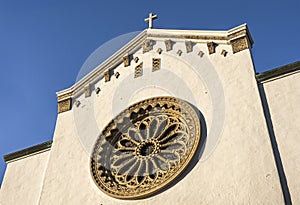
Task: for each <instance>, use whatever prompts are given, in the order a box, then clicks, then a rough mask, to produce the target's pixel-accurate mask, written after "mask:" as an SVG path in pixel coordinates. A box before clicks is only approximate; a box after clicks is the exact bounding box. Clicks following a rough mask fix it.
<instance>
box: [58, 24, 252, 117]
mask: <svg viewBox="0 0 300 205" xmlns="http://www.w3.org/2000/svg"><path fill="white" fill-rule="evenodd" d="M147 38H158V39H162V41H165V40H166V39H167V40H172V39H179V40H180V39H182V41H184V42H186V41H188V40H190V41H193V42H194V43H205V44H207V43H217V44H227V45H229V44H230V45H231V46H232V50H233V53H237V52H240V51H242V50H245V49H250V48H251V47H252V44H253V40H252V37H251V35H250V33H249V31H248V28H247V25H246V24H242V25H240V26H238V27H235V28H233V29H230V30H228V31H201V30H166V29H146V30H144V31H143V32H141V33H140V34H139V35H138V36H136V37H135V38H134V39H133V40H131V41H130V42H129V43H127V44H126V45H125V46H123V47H122V48H121V49H120V50H118V51H117V52H116V53H114V54H113V55H112V56H111V57H110V58H108V59H107V60H106V61H104V62H103V63H101V64H100V65H99V66H97V67H96V68H95V69H93V70H92V71H91V72H90V73H89V74H87V75H86V76H85V77H84V78H82V79H81V80H80V81H78V82H76V83H75V84H74V85H73V86H72V87H70V88H68V89H65V90H62V91H59V92H57V93H56V94H57V98H58V113H61V112H65V111H68V110H70V109H71V108H72V98H76V97H77V96H79V95H81V94H82V93H83V92H84V89H83V88H84V87H85V86H86V85H88V84H93V83H95V82H97V81H98V80H99V79H102V78H104V74H105V72H107V71H108V70H113V69H114V68H116V67H117V66H118V65H120V64H122V63H123V62H124V55H125V54H126V55H131V54H133V53H134V52H136V51H137V50H139V49H140V48H142V46H143V45H144V42H145V40H146V39H147ZM172 41H174V40H172Z"/></svg>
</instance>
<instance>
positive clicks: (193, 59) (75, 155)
mask: <svg viewBox="0 0 300 205" xmlns="http://www.w3.org/2000/svg"><path fill="white" fill-rule="evenodd" d="M163 40H164V39H162V40H161V41H159V40H157V42H156V44H155V47H154V49H153V50H152V51H150V52H149V53H145V54H143V53H142V51H141V50H139V51H137V52H136V53H135V54H134V55H136V56H138V57H139V59H140V61H139V62H143V63H144V74H143V76H142V77H140V78H136V79H135V78H133V72H134V67H135V66H136V64H134V63H132V65H131V66H130V67H126V68H124V66H123V65H119V66H118V67H117V68H116V69H115V70H114V72H119V73H120V77H119V78H118V79H116V78H115V77H112V79H111V81H110V82H107V83H105V82H104V79H102V80H100V81H98V82H95V84H94V85H93V88H96V87H98V86H99V87H101V92H100V94H99V95H96V94H95V92H92V95H91V96H90V97H85V95H84V94H81V95H78V96H76V98H75V99H74V101H80V105H78V106H76V105H73V108H72V110H71V111H67V112H64V113H61V114H59V115H58V119H57V124H56V128H55V134H54V142H53V145H52V149H51V155H50V159H49V166H48V168H47V171H46V175H45V181H44V185H43V190H42V194H41V200H40V204H42V205H43V204H64V205H65V204H95V205H96V204H97V205H99V204H101V203H102V204H105V205H106V204H112V205H114V204H149V205H150V204H283V197H282V192H281V188H280V183H279V177H278V174H277V170H276V166H275V162H274V159H273V154H272V148H271V144H270V140H269V136H268V132H267V127H266V123H265V119H264V115H263V110H262V105H261V102H260V97H259V92H258V89H257V83H256V80H255V73H254V69H253V64H252V59H251V53H250V51H249V50H244V51H241V52H239V53H236V54H233V53H232V50H231V46H230V45H226V44H220V45H219V46H218V47H217V49H216V53H215V54H212V55H208V51H207V47H206V44H201V43H199V44H197V45H196V46H195V47H194V51H193V52H192V53H189V54H187V53H183V54H182V56H181V57H180V58H179V57H176V56H177V54H176V51H177V49H179V48H181V49H182V50H183V51H185V47H184V41H181V42H178V43H176V46H178V47H175V48H174V49H173V51H171V52H169V53H166V54H164V53H163V54H161V55H159V54H158V53H157V52H156V50H157V48H159V47H160V46H162V43H163ZM223 49H226V50H227V51H228V55H227V56H226V57H224V56H222V55H220V53H221V51H222V50H223ZM199 50H202V51H204V52H205V58H202V59H201V58H200V57H199V55H197V53H198V52H199ZM152 57H159V58H161V61H162V68H161V70H159V71H155V72H153V73H152V72H151V70H150V69H151V66H152V64H151V59H152ZM139 62H138V63H139ZM138 63H137V64H138ZM147 69H148V70H147ZM198 71H201V72H200V73H201V74H200V76H197V75H198V74H197V73H198ZM166 72H172V73H173V74H175V75H176V76H179V77H180V79H181V80H183V82H184V83H185V84H184V85H183V84H182V86H187V87H188V89H189V90H190V91H191V93H192V96H193V98H189V97H187V95H185V94H183V93H182V92H181V91H180V89H181V87H180V86H181V85H180V84H178V82H176V81H172V78H170V79H168V75H163V74H164V73H166ZM160 75H162V76H160ZM160 77H164V78H166V80H167V82H169V84H170V85H171V86H170V87H172V88H175V89H172V92H170V91H169V90H168V89H165V90H164V89H160V88H157V87H153V86H152V87H151V86H150V87H147V86H145V87H143V85H147V83H148V82H153V80H154V79H155V78H156V79H163V78H160ZM143 82H144V84H143ZM133 84H134V85H138V86H141V87H140V88H142V89H137V90H136V91H135V92H127V93H122V92H119V94H118V95H117V96H115V94H116V93H118V91H119V90H122V89H124V91H126V90H127V91H128V90H129V89H132V85H133ZM148 84H149V83H148ZM126 86H128V87H126ZM218 86H221V87H218ZM161 87H163V86H161ZM137 88H138V87H137ZM220 89H221V90H220ZM174 93H176V96H177V97H180V98H183V99H186V98H187V99H186V100H187V101H191V103H192V104H194V105H195V106H196V107H197V108H198V109H199V110H200V111H201V112H202V114H203V116H204V119H205V123H206V129H207V136H206V137H207V139H206V144H205V147H204V148H203V149H202V154H201V155H200V156H198V157H199V158H200V159H199V161H198V163H196V165H195V166H194V167H193V168H192V169H191V171H190V172H189V173H188V174H187V175H186V176H185V177H183V178H182V179H181V180H179V181H178V182H177V183H176V184H175V185H174V186H172V187H170V188H169V189H167V190H165V191H163V192H162V193H159V194H157V195H154V196H152V197H150V198H146V199H142V200H130V201H122V200H118V199H114V198H111V197H109V196H107V195H105V194H104V193H103V192H101V191H100V190H99V189H98V188H97V186H96V185H95V183H94V182H93V180H92V177H91V174H90V170H89V166H90V165H89V162H90V151H91V147H92V145H93V142H94V141H95V139H96V137H97V136H98V135H99V133H100V131H101V130H102V129H103V127H105V126H106V124H107V123H108V122H109V121H110V120H111V119H113V117H114V116H116V115H117V114H118V112H120V111H121V110H122V109H125V108H126V107H127V106H128V105H130V104H132V103H134V102H136V101H140V100H143V99H146V98H149V97H153V96H160V95H172V94H174ZM218 99H219V101H218ZM222 99H223V101H222ZM216 102H219V104H223V107H222V106H221V107H218V106H220V105H218V103H216ZM214 103H215V104H214ZM112 105H114V106H112ZM218 109H220V110H218ZM221 109H224V110H221ZM222 113H224V116H223V117H222V116H221V115H222ZM216 119H221V120H222V122H219V121H216Z"/></svg>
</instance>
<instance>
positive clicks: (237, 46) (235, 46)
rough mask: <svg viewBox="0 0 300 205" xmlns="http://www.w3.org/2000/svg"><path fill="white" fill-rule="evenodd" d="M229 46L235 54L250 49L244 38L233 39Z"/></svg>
mask: <svg viewBox="0 0 300 205" xmlns="http://www.w3.org/2000/svg"><path fill="white" fill-rule="evenodd" d="M230 44H231V46H232V51H233V53H237V52H240V51H242V50H245V49H248V48H251V44H250V43H249V41H248V39H247V37H246V36H243V37H241V38H237V39H234V40H232V41H230Z"/></svg>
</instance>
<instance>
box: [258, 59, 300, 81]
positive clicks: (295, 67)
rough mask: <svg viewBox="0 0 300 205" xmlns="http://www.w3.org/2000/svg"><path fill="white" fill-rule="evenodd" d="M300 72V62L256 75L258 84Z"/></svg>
mask: <svg viewBox="0 0 300 205" xmlns="http://www.w3.org/2000/svg"><path fill="white" fill-rule="evenodd" d="M298 71H300V61H297V62H295V63H291V64H288V65H285V66H281V67H278V68H274V69H272V70H269V71H266V72H263V73H259V74H256V80H257V82H258V83H265V82H269V81H272V80H276V79H278V78H282V77H284V76H287V75H291V74H293V73H295V72H298Z"/></svg>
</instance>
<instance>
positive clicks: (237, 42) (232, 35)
mask: <svg viewBox="0 0 300 205" xmlns="http://www.w3.org/2000/svg"><path fill="white" fill-rule="evenodd" d="M147 36H148V37H158V38H168V39H171V38H183V39H189V40H203V41H207V42H206V43H207V46H208V49H209V54H213V53H214V48H215V46H216V45H217V44H219V43H221V42H222V41H223V43H225V44H230V45H231V46H232V50H233V53H237V52H240V51H242V50H245V49H250V48H252V45H253V43H254V42H253V39H252V37H251V35H250V32H249V30H248V28H247V26H246V25H245V24H244V25H241V26H238V27H236V28H233V29H230V30H229V31H228V32H227V34H226V35H224V34H222V35H220V34H219V35H197V34H170V33H168V34H156V33H149V34H148V35H147Z"/></svg>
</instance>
